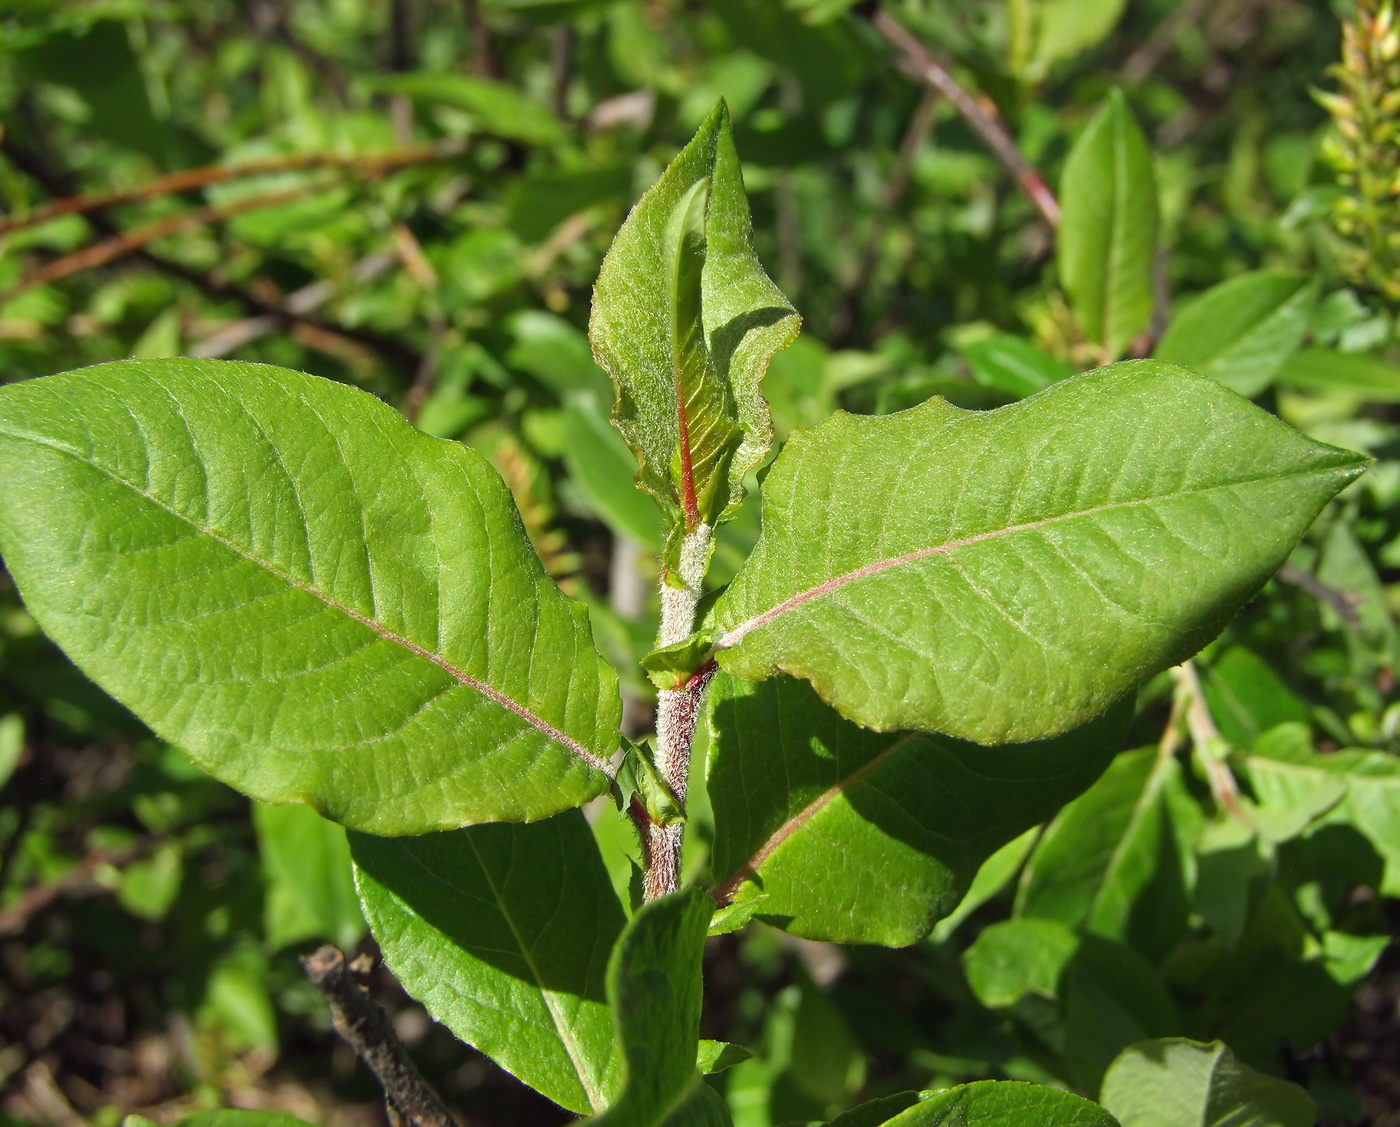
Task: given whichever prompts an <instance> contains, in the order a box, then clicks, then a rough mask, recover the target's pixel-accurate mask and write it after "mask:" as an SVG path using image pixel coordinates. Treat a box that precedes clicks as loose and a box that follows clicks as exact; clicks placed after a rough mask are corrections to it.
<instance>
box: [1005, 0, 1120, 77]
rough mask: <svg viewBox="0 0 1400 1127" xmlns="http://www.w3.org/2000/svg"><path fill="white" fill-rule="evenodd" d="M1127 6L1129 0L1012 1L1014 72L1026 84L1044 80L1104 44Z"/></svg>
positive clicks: (1012, 58) (1012, 56)
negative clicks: (1056, 68) (1062, 63)
mask: <svg viewBox="0 0 1400 1127" xmlns="http://www.w3.org/2000/svg"><path fill="white" fill-rule="evenodd" d="M1126 6H1127V0H1011V2H1010V4H1009V5H1008V7H1009V8H1010V9H1011V19H1012V22H1013V28H1014V29H1015V31H1014V32H1013V35H1012V37H1011V59H1010V63H1011V68H1012V70H1013V71H1014V72H1015V73H1016V76H1017V77H1018V78H1020V79H1021V80H1022V81H1025V82H1038V81H1040V80H1041V79H1042V78H1044V77H1045V75H1046V72H1047V71H1049V69H1050V67H1052V66H1053V65H1054V64H1055V63H1057V62H1060V61H1061V60H1062V59H1072V58H1074V57H1076V56H1078V55H1081V54H1083V53H1084V52H1085V51H1087V50H1089V49H1090V48H1092V47H1095V46H1097V45H1098V44H1099V43H1100V42H1102V41H1103V39H1104V38H1105V37H1107V35H1108V33H1109V32H1111V31H1112V30H1113V29H1114V27H1115V26H1116V25H1117V23H1118V21H1119V19H1120V18H1121V17H1122V15H1123V9H1124V8H1125V7H1126ZM1017 32H1019V34H1018V33H1017Z"/></svg>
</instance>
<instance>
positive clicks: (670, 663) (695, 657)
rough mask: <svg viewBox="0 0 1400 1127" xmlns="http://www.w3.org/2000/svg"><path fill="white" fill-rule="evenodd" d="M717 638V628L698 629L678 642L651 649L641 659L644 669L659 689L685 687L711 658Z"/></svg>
mask: <svg viewBox="0 0 1400 1127" xmlns="http://www.w3.org/2000/svg"><path fill="white" fill-rule="evenodd" d="M718 640H719V631H717V630H714V629H712V628H709V627H707V628H705V629H703V630H697V631H695V633H693V634H691V635H689V636H687V637H685V638H682V639H681V640H680V641H679V642H672V643H671V644H670V645H669V646H660V647H658V648H657V649H654V650H652V651H651V652H650V653H648V654H647V655H646V656H645V657H643V658H642V668H643V669H645V670H646V671H647V676H648V677H649V678H651V683H652V684H653V685H655V686H656V687H657V688H658V689H671V690H675V689H682V688H684V687H685V684H686V682H687V681H689V680H690V679H691V678H692V677H693V676H694V675H695V674H696V673H698V672H699V671H700V668H701V667H702V666H703V665H704V664H705V663H706V661H708V660H709V657H710V654H711V652H712V651H713V650H714V645H715V642H717V641H718Z"/></svg>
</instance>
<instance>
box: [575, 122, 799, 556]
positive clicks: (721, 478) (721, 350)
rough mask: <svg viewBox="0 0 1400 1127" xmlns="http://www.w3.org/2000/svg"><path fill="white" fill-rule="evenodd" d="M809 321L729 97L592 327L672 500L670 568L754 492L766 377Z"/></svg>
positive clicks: (639, 450) (607, 264)
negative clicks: (733, 129)
mask: <svg viewBox="0 0 1400 1127" xmlns="http://www.w3.org/2000/svg"><path fill="white" fill-rule="evenodd" d="M797 326H798V318H797V315H796V313H795V312H794V311H793V309H792V307H791V306H790V305H789V304H788V301H787V299H786V298H784V297H783V295H782V294H781V293H780V292H779V291H778V289H777V287H776V286H774V285H773V283H772V282H771V281H770V280H769V279H768V276H767V275H766V274H765V273H764V272H763V268H762V266H761V265H760V264H759V261H758V258H757V256H756V255H755V254H754V250H753V233H752V229H751V226H750V221H749V209H748V202H747V199H746V197H745V195H744V186H743V178H742V176H741V174H740V170H739V158H738V154H737V153H736V152H735V150H734V142H733V139H732V136H731V133H730V126H729V115H728V112H727V110H726V109H725V107H724V105H723V103H721V104H720V105H719V106H718V107H716V109H715V111H714V112H713V113H712V114H711V115H710V116H709V117H708V118H707V119H706V121H705V122H704V124H703V125H701V126H700V130H699V132H697V133H696V135H695V138H694V140H692V141H691V142H690V144H689V145H687V146H686V147H685V148H684V149H683V150H682V151H681V153H680V155H679V156H678V157H676V159H675V160H674V161H672V163H671V165H670V166H669V167H668V168H667V169H666V171H665V173H663V174H662V177H661V179H660V180H659V181H658V182H657V184H656V186H655V187H653V188H652V189H651V190H650V191H649V192H648V193H647V194H646V195H645V196H643V197H642V199H641V201H640V202H639V203H638V204H637V206H636V207H635V208H633V210H632V214H631V215H630V216H629V217H628V219H627V222H626V223H625V224H623V227H622V229H621V230H620V231H619V232H618V234H617V238H616V240H615V241H614V242H613V245H612V249H611V250H609V252H608V255H607V257H606V258H605V259H604V261H603V266H602V270H601V272H600V273H599V275H598V283H597V286H596V287H595V289H594V299H593V315H592V320H591V321H590V323H589V336H590V338H591V339H592V341H593V349H594V352H595V354H596V356H597V358H598V362H599V364H601V365H602V366H603V368H605V369H606V370H607V371H608V373H609V374H610V375H611V376H612V378H613V381H614V383H615V384H616V385H617V391H618V402H617V407H616V411H615V420H616V422H617V425H618V428H619V429H620V430H621V431H622V434H623V437H624V438H625V439H626V440H627V442H628V444H629V445H630V446H631V447H632V450H633V452H634V453H635V454H636V456H637V461H638V463H639V465H640V469H639V472H638V474H637V481H638V484H639V485H640V487H641V488H642V489H644V490H646V491H647V492H648V493H650V494H651V495H652V496H653V497H655V498H656V500H657V503H658V504H659V505H660V506H661V510H662V514H663V516H664V518H665V522H666V528H667V536H668V544H669V545H670V549H669V551H668V562H670V563H671V565H672V566H674V564H675V561H676V559H677V558H678V557H677V555H676V553H677V552H678V551H679V542H680V538H681V536H682V535H683V534H684V533H686V532H693V531H694V530H695V529H697V528H698V527H699V526H700V525H701V524H706V525H713V524H715V523H716V522H717V521H719V520H722V519H724V518H725V517H726V516H728V515H730V514H732V513H733V512H734V511H735V510H736V509H737V508H738V506H739V504H740V502H741V501H742V500H743V496H744V488H743V480H744V476H745V474H747V473H748V472H749V471H750V470H751V469H753V468H754V467H755V466H756V465H757V464H758V463H759V461H761V460H762V458H763V456H764V455H765V454H766V453H767V451H768V447H769V445H770V444H771V442H772V435H773V426H772V421H771V419H770V417H769V412H768V406H767V404H766V403H764V401H763V397H762V395H761V394H760V393H759V386H758V385H759V381H760V380H761V379H762V377H763V373H764V370H765V369H766V367H767V365H768V359H769V357H770V356H772V354H773V353H774V352H775V351H777V350H778V349H780V348H783V347H785V346H786V345H788V344H789V343H791V341H792V339H793V338H794V337H795V336H796V334H797Z"/></svg>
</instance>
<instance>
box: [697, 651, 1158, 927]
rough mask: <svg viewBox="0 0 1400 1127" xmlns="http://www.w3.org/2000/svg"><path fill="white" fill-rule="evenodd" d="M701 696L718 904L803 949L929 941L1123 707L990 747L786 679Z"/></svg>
mask: <svg viewBox="0 0 1400 1127" xmlns="http://www.w3.org/2000/svg"><path fill="white" fill-rule="evenodd" d="M710 701H711V703H710V712H709V726H710V732H711V746H710V760H709V764H708V769H707V777H708V780H709V782H708V787H709V794H710V802H711V805H712V808H713V812H714V822H715V838H714V844H713V847H712V849H713V851H712V854H711V862H710V864H711V870H712V872H713V873H714V874H715V875H716V878H717V880H716V889H715V895H716V897H717V899H719V900H720V902H721V903H731V902H732V903H744V902H746V901H753V902H754V903H755V912H756V914H757V915H758V917H759V918H760V919H763V920H766V921H767V922H769V923H772V924H775V925H777V926H780V927H783V928H785V929H786V930H788V931H790V932H793V933H794V934H796V935H801V936H804V937H806V938H808V939H825V940H833V941H837V942H841V943H882V944H886V945H889V946H903V945H905V944H908V943H913V942H915V941H916V940H918V939H920V938H922V937H923V936H924V935H926V934H928V931H929V929H930V928H931V927H932V926H933V924H934V923H935V922H936V921H937V920H938V919H939V918H940V917H941V916H943V915H946V914H947V913H948V912H949V911H950V910H951V909H952V908H953V906H954V905H956V904H957V902H958V899H959V898H960V897H961V895H962V893H963V892H964V890H965V889H966V888H967V886H968V884H969V882H970V881H971V880H972V877H973V875H974V873H976V872H977V868H978V866H979V865H980V864H981V863H982V862H983V861H984V860H986V858H987V857H989V856H990V855H991V854H992V853H993V852H995V851H996V850H997V849H998V848H1000V847H1001V846H1002V845H1004V844H1006V842H1008V841H1010V840H1011V839H1012V838H1015V837H1016V836H1017V835H1018V834H1020V833H1021V832H1022V831H1024V830H1025V829H1026V828H1027V827H1028V826H1033V825H1035V824H1036V823H1038V822H1041V821H1043V820H1044V819H1046V818H1047V817H1049V816H1050V815H1051V814H1053V813H1054V811H1055V810H1056V809H1058V808H1059V806H1060V805H1062V804H1063V803H1064V802H1066V801H1068V800H1069V799H1071V798H1073V797H1074V796H1075V795H1077V794H1079V793H1080V792H1081V791H1083V790H1084V788H1085V787H1087V786H1088V785H1089V784H1090V783H1092V782H1093V780H1094V779H1095V778H1096V777H1097V776H1098V774H1099V773H1100V772H1101V771H1102V770H1103V769H1104V766H1105V765H1106V764H1107V762H1108V760H1109V759H1110V758H1111V757H1112V756H1113V754H1114V752H1115V751H1116V750H1117V749H1118V747H1119V746H1120V745H1121V742H1122V738H1123V732H1124V730H1125V728H1126V726H1127V722H1128V716H1129V712H1130V710H1129V708H1128V707H1127V705H1126V702H1125V704H1124V705H1123V706H1121V707H1119V708H1117V709H1114V710H1112V711H1111V712H1110V713H1109V714H1108V715H1107V716H1104V717H1102V718H1100V719H1099V720H1097V721H1095V722H1094V723H1092V724H1090V725H1088V726H1087V727H1085V728H1081V729H1078V730H1076V731H1073V732H1070V733H1069V734H1067V735H1064V736H1060V737H1058V738H1056V739H1052V740H1047V741H1043V742H1040V743H1034V744H1025V745H1017V746H1009V747H998V748H985V747H979V746H977V745H976V744H969V743H964V742H962V741H959V740H954V739H950V738H948V737H945V736H937V735H931V734H925V733H919V732H896V733H881V732H873V731H870V730H869V729H866V728H860V727H857V726H856V725H855V724H853V723H851V722H850V721H849V720H845V719H843V718H842V717H841V716H840V715H839V714H838V713H837V712H835V710H833V709H831V708H830V707H828V706H827V705H825V704H824V703H822V701H821V699H820V698H819V697H818V696H817V694H816V693H815V692H814V691H813V690H812V688H811V686H809V685H807V684H806V683H805V682H803V681H797V680H794V679H793V678H790V677H777V678H774V679H772V680H770V681H764V682H758V683H754V682H747V681H740V680H738V679H737V678H734V677H730V676H728V675H727V674H723V673H721V674H719V675H717V676H716V677H715V680H714V681H713V682H712V684H711V686H710ZM933 780H936V781H937V782H936V785H935V784H934V783H933Z"/></svg>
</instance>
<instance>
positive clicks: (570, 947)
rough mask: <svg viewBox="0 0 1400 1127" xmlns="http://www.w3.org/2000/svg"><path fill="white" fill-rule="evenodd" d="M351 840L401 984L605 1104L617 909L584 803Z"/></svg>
mask: <svg viewBox="0 0 1400 1127" xmlns="http://www.w3.org/2000/svg"><path fill="white" fill-rule="evenodd" d="M350 846H351V849H352V851H353V853H354V857H355V865H356V871H357V875H358V880H359V887H360V896H361V899H362V902H363V904H364V909H365V916H366V918H367V919H368V920H369V923H370V928H371V929H372V930H373V932H374V937H375V939H376V940H378V942H379V946H380V948H381V949H382V950H383V952H384V958H385V960H386V961H387V962H388V964H389V966H390V968H391V969H392V970H393V972H394V974H395V975H396V976H397V977H398V979H399V981H400V982H402V983H403V985H404V988H405V989H406V990H408V991H409V992H410V993H411V994H412V995H413V996H414V997H416V998H417V999H418V1000H419V1001H421V1002H422V1003H423V1004H424V1005H425V1006H426V1007H427V1009H428V1012H429V1013H430V1014H432V1015H433V1017H435V1018H436V1019H437V1020H438V1021H440V1022H442V1023H443V1024H444V1025H446V1026H447V1027H448V1028H449V1029H451V1030H452V1032H454V1033H455V1034H457V1036H458V1037H460V1038H462V1040H464V1041H466V1042H467V1043H468V1044H470V1045H474V1046H475V1047H476V1048H478V1049H480V1050H481V1051H482V1052H483V1053H485V1054H486V1055H487V1056H489V1057H491V1058H492V1059H493V1060H495V1061H496V1062H497V1063H498V1064H500V1065H501V1067H503V1068H504V1069H506V1070H507V1071H508V1072H511V1073H513V1074H514V1075H516V1076H518V1077H519V1078H520V1079H521V1080H523V1081H524V1082H525V1083H526V1084H529V1085H530V1086H531V1087H532V1088H534V1089H536V1090H537V1091H539V1092H543V1093H544V1094H545V1095H546V1096H548V1097H549V1098H550V1099H552V1100H554V1101H555V1102H556V1103H558V1104H561V1105H562V1106H564V1107H566V1108H568V1109H569V1110H570V1111H577V1112H580V1113H584V1114H586V1113H588V1112H589V1111H599V1110H601V1109H602V1108H603V1107H605V1106H606V1105H607V1103H608V1101H609V1100H611V1099H612V1098H613V1096H614V1095H615V1093H616V1092H617V1090H618V1087H619V1082H620V1073H621V1061H620V1059H619V1058H618V1055H617V1052H616V1050H615V1048H614V1045H613V1027H612V1021H611V1018H610V1017H609V1014H608V1007H607V1002H606V1000H605V997H604V989H605V982H604V969H605V968H606V966H607V960H608V955H609V953H610V952H611V950H612V948H613V945H614V943H615V941H616V940H617V937H618V936H619V935H620V934H621V932H622V928H623V923H624V920H623V914H622V906H621V904H619V903H618V900H617V897H616V895H615V894H614V893H613V890H612V885H611V883H610V882H609V879H608V873H607V870H606V869H605V868H604V867H603V862H602V859H601V857H600V856H599V853H598V847H597V845H596V844H595V842H594V840H593V834H592V831H591V830H590V829H589V828H588V824H587V822H586V821H585V819H584V817H583V814H582V813H581V812H579V811H576V810H570V811H568V812H566V813H564V814H561V815H559V816H558V817H555V818H550V819H548V820H547V821H543V822H537V823H534V824H531V825H505V826H472V827H469V828H467V829H463V830H456V831H452V832H448V833H440V834H430V835H427V836H424V837H414V838H383V837H371V836H369V835H368V834H351V835H350ZM688 1063H689V1066H690V1067H691V1068H692V1069H693V1068H694V1067H695V1049H694V1046H693V1045H692V1047H691V1051H690V1056H689V1058H688Z"/></svg>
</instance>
